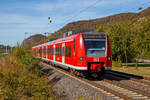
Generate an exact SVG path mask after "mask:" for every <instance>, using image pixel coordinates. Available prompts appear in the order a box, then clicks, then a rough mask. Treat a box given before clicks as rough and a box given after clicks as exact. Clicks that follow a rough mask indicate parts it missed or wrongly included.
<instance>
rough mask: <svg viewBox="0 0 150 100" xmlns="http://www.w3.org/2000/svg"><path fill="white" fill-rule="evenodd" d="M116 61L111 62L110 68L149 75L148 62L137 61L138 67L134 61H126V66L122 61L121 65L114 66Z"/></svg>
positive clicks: (149, 66)
mask: <svg viewBox="0 0 150 100" xmlns="http://www.w3.org/2000/svg"><path fill="white" fill-rule="evenodd" d="M116 63H117V62H113V67H112V70H115V71H120V72H125V73H130V74H134V75H140V76H144V77H150V63H139V64H138V67H136V63H128V67H126V66H125V65H126V64H124V63H123V64H122V67H120V66H116ZM118 65H119V63H118Z"/></svg>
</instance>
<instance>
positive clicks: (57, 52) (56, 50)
mask: <svg viewBox="0 0 150 100" xmlns="http://www.w3.org/2000/svg"><path fill="white" fill-rule="evenodd" d="M57 53H58V52H57V47H56V56H57Z"/></svg>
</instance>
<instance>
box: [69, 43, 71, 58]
mask: <svg viewBox="0 0 150 100" xmlns="http://www.w3.org/2000/svg"><path fill="white" fill-rule="evenodd" d="M69 57H71V46H69Z"/></svg>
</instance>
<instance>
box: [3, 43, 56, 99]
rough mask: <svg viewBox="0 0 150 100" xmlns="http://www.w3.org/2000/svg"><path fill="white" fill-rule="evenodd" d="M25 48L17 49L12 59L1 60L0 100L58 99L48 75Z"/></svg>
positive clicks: (14, 50)
mask: <svg viewBox="0 0 150 100" xmlns="http://www.w3.org/2000/svg"><path fill="white" fill-rule="evenodd" d="M30 53H31V52H29V51H27V50H26V49H25V48H22V47H20V46H19V47H16V48H14V49H13V52H12V54H11V57H5V58H2V59H0V100H55V99H58V98H57V97H56V96H57V95H56V93H55V92H54V91H53V89H52V86H50V85H49V82H48V79H47V77H48V75H46V74H42V75H41V71H40V70H39V69H38V67H37V66H38V62H39V61H38V60H37V59H35V58H33V57H32V56H31V55H30Z"/></svg>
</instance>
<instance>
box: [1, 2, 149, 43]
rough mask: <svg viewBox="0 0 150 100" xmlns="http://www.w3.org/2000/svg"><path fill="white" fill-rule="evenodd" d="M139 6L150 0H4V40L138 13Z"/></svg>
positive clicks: (18, 40) (146, 3)
mask: <svg viewBox="0 0 150 100" xmlns="http://www.w3.org/2000/svg"><path fill="white" fill-rule="evenodd" d="M139 7H142V8H143V9H145V8H147V7H150V2H149V0H0V44H5V45H11V46H14V45H16V44H17V42H18V43H21V42H22V41H23V40H24V39H25V38H27V37H29V36H31V35H34V34H43V33H45V32H49V33H53V32H55V31H57V30H59V29H60V28H62V27H63V26H65V25H66V24H68V23H69V22H73V21H79V20H89V19H95V18H101V17H105V16H110V15H113V14H118V13H126V12H135V13H137V12H139V10H138V8H139ZM48 17H51V21H52V22H51V23H49V20H48ZM25 33H27V34H26V35H25Z"/></svg>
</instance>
